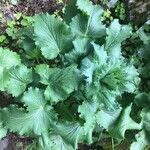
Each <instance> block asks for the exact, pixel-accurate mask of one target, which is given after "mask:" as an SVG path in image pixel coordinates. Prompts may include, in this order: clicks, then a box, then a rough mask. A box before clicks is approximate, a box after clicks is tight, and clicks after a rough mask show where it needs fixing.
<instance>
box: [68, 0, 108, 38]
mask: <svg viewBox="0 0 150 150" xmlns="http://www.w3.org/2000/svg"><path fill="white" fill-rule="evenodd" d="M77 7H78V8H79V9H80V10H81V11H83V12H84V13H85V14H84V15H83V14H82V15H77V16H75V17H74V18H73V19H72V22H71V23H70V26H71V29H72V32H73V33H75V34H77V35H80V36H84V37H92V38H94V37H95V38H100V37H102V36H104V35H105V26H104V25H102V23H101V21H100V17H101V15H102V13H103V9H102V8H101V7H100V6H98V5H92V3H91V2H89V1H87V0H77Z"/></svg>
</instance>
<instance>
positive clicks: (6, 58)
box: [0, 48, 21, 91]
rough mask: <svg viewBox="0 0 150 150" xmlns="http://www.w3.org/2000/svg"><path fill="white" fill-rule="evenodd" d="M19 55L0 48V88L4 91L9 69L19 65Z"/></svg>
mask: <svg viewBox="0 0 150 150" xmlns="http://www.w3.org/2000/svg"><path fill="white" fill-rule="evenodd" d="M20 64H21V61H20V56H19V55H18V54H17V53H16V52H12V51H10V50H8V49H3V48H0V90H1V91H4V90H5V88H6V87H7V85H8V81H9V69H10V68H11V67H15V66H17V65H20Z"/></svg>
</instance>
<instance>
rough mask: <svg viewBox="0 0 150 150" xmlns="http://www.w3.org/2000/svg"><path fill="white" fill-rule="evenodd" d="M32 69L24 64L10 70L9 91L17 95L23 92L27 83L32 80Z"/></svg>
mask: <svg viewBox="0 0 150 150" xmlns="http://www.w3.org/2000/svg"><path fill="white" fill-rule="evenodd" d="M32 80H33V79H32V70H31V69H28V68H27V67H26V66H24V65H20V66H17V67H14V68H12V69H11V70H10V71H9V84H8V86H7V88H6V89H7V91H8V93H11V94H12V95H13V96H15V97H17V96H19V95H20V94H22V93H23V92H24V91H25V89H26V87H27V85H28V84H29V83H31V82H32Z"/></svg>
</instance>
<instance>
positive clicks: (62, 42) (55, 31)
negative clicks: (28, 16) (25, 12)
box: [34, 14, 72, 59]
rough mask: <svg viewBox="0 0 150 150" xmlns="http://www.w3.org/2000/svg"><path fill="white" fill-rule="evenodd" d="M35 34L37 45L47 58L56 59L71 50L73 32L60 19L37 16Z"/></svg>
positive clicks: (43, 15)
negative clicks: (60, 54)
mask: <svg viewBox="0 0 150 150" xmlns="http://www.w3.org/2000/svg"><path fill="white" fill-rule="evenodd" d="M34 32H35V41H36V45H37V46H39V47H40V48H41V51H42V54H43V56H44V57H45V58H47V59H54V58H56V57H57V55H58V54H59V53H64V52H66V51H68V50H70V47H71V40H72V36H71V32H70V29H69V27H68V26H67V25H66V24H64V23H63V22H62V21H61V20H60V19H58V18H55V17H54V16H50V15H48V14H41V15H36V17H35V24H34Z"/></svg>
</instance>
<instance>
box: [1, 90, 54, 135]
mask: <svg viewBox="0 0 150 150" xmlns="http://www.w3.org/2000/svg"><path fill="white" fill-rule="evenodd" d="M22 102H24V103H25V105H26V106H27V110H28V111H26V110H24V109H23V108H22V109H21V108H18V107H17V106H10V107H9V108H5V109H3V110H2V120H3V121H4V125H5V126H6V127H7V128H8V129H10V131H13V132H19V134H21V135H22V134H29V133H33V132H34V133H35V134H36V135H41V134H42V133H44V132H48V130H49V129H50V128H51V127H52V126H53V124H54V123H55V120H54V119H55V118H56V115H55V113H54V111H53V109H52V107H51V106H49V105H46V100H45V99H44V93H43V91H42V90H39V89H38V88H36V89H33V88H29V90H28V91H27V92H25V93H24V96H23V98H22Z"/></svg>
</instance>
